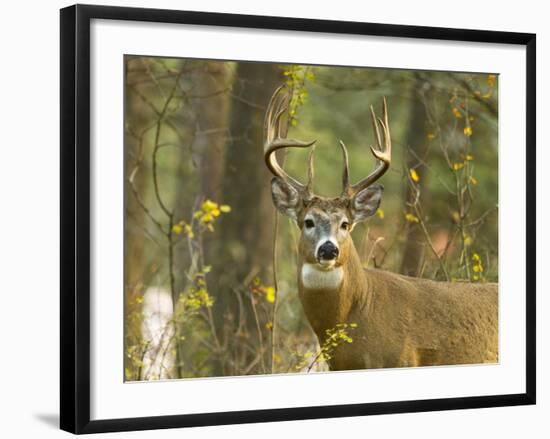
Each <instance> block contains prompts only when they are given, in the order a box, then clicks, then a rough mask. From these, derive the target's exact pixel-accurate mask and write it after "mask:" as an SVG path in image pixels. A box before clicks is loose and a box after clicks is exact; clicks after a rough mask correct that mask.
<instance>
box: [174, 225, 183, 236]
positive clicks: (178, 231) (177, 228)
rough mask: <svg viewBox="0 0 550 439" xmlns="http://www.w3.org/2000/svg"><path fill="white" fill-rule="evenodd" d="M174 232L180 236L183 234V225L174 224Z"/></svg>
mask: <svg viewBox="0 0 550 439" xmlns="http://www.w3.org/2000/svg"><path fill="white" fill-rule="evenodd" d="M172 232H174V233H175V234H176V235H179V234H180V233H181V232H183V227H182V226H181V224H174V225H173V226H172Z"/></svg>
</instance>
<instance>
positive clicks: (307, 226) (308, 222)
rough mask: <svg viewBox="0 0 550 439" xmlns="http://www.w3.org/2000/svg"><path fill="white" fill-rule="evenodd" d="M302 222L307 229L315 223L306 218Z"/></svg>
mask: <svg viewBox="0 0 550 439" xmlns="http://www.w3.org/2000/svg"><path fill="white" fill-rule="evenodd" d="M304 224H305V225H306V228H307V229H311V228H312V227H315V223H314V222H313V220H310V219H307V220H305V221H304Z"/></svg>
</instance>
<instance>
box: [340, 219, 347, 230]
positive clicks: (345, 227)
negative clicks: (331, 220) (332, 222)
mask: <svg viewBox="0 0 550 439" xmlns="http://www.w3.org/2000/svg"><path fill="white" fill-rule="evenodd" d="M340 227H341V228H342V230H348V229H349V223H348V222H346V221H344V222H343V223H342V225H341V226H340Z"/></svg>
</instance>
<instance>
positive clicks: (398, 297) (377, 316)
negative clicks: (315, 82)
mask: <svg viewBox="0 0 550 439" xmlns="http://www.w3.org/2000/svg"><path fill="white" fill-rule="evenodd" d="M289 99H290V94H289V92H287V91H286V90H285V87H284V86H283V87H280V88H279V89H277V91H276V92H275V94H274V95H273V97H272V98H271V101H270V103H269V107H268V109H267V113H266V121H265V135H266V139H265V146H264V156H265V162H266V164H267V167H268V168H269V170H270V171H271V172H272V173H273V174H274V175H275V177H274V178H273V179H272V181H271V191H272V196H273V203H274V204H275V207H276V208H277V209H278V210H279V212H281V213H283V214H285V215H287V216H289V217H290V218H292V219H293V220H294V221H295V222H296V224H297V225H298V227H299V228H300V229H301V236H300V243H299V258H298V259H299V262H298V287H299V295H300V299H301V302H302V305H303V307H304V310H305V313H306V316H307V318H308V320H309V323H310V324H311V326H312V328H313V330H314V331H315V333H316V334H317V338H318V339H319V343H320V344H322V343H323V342H324V341H325V338H326V330H328V329H331V328H334V327H335V326H336V325H337V324H340V323H348V324H349V323H356V324H357V328H356V329H355V330H354V331H353V333H351V334H350V335H351V336H352V337H353V342H352V343H351V344H348V343H343V344H342V345H340V346H338V347H337V348H336V350H335V352H334V354H333V355H332V358H331V359H330V360H329V366H330V368H331V369H332V370H349V369H366V368H381V367H407V366H427V365H443V364H473V363H491V362H497V361H498V285H497V284H495V283H450V282H436V281H432V280H427V279H420V278H413V277H407V276H402V275H399V274H394V273H391V272H387V271H381V270H375V269H365V268H363V266H362V264H361V261H360V258H359V255H358V253H357V250H356V249H355V246H354V244H353V241H352V238H351V234H350V232H351V230H352V229H353V227H354V225H355V224H357V223H358V222H360V221H364V220H365V219H367V218H368V217H369V216H371V215H373V214H374V213H375V212H376V210H377V209H378V206H379V205H380V200H381V197H382V191H383V187H382V185H380V184H374V182H375V181H376V180H378V179H379V178H380V177H381V176H382V175H383V174H384V173H385V172H386V171H387V170H388V168H389V166H390V162H391V138H390V127H389V123H388V109H387V105H386V101H385V99H384V103H383V117H382V118H377V117H376V116H375V113H374V110H373V108H372V107H371V116H372V123H373V127H374V128H373V129H374V134H375V137H376V141H377V147H376V148H374V147H371V151H372V153H373V155H374V157H375V158H376V160H377V166H376V168H375V169H374V171H373V172H372V173H371V174H370V175H369V176H367V177H366V178H364V179H362V180H361V181H359V182H358V183H357V184H354V185H350V183H349V171H348V153H347V150H346V147H345V145H344V143H343V142H340V146H341V150H342V154H343V161H344V167H343V190H342V193H341V195H340V196H339V197H337V198H324V197H320V196H317V195H314V194H313V193H312V191H311V181H312V177H313V169H312V155H310V160H309V169H310V171H309V181H308V183H307V184H306V185H304V184H302V183H300V182H298V181H297V180H295V179H294V178H292V177H291V176H289V175H288V174H287V173H286V172H285V171H284V170H283V168H282V167H281V166H280V165H279V163H278V161H277V158H276V154H275V153H276V151H277V150H279V149H282V148H289V147H299V148H306V147H310V146H312V145H313V144H314V143H315V141H313V142H302V141H298V140H293V139H287V138H286V134H283V132H284V131H283V128H284V127H283V123H282V121H281V119H282V117H283V115H284V114H285V113H286V112H287V110H288V106H289Z"/></svg>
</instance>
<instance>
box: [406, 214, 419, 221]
mask: <svg viewBox="0 0 550 439" xmlns="http://www.w3.org/2000/svg"><path fill="white" fill-rule="evenodd" d="M405 219H406V220H407V221H408V222H410V223H419V222H420V220H419V219H418V218H417V217H416V216H414V215H413V214H412V213H407V214H405Z"/></svg>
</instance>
